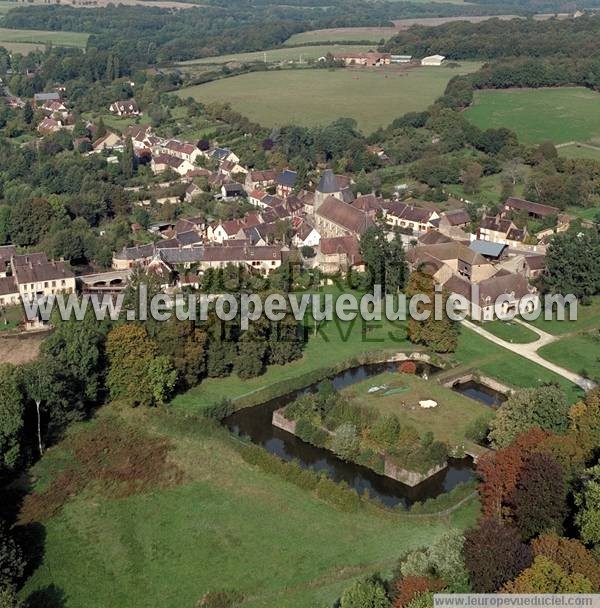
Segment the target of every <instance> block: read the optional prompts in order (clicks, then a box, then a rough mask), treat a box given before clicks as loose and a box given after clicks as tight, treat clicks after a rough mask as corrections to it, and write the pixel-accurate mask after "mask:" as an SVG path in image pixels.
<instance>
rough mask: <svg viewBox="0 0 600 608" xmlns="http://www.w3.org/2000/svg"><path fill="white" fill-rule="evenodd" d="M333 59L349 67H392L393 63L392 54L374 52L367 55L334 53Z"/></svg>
mask: <svg viewBox="0 0 600 608" xmlns="http://www.w3.org/2000/svg"><path fill="white" fill-rule="evenodd" d="M333 58H334V59H335V61H341V62H343V63H344V64H345V65H347V66H354V65H361V66H365V67H369V68H372V67H378V66H382V65H390V63H391V61H392V56H391V54H390V53H376V52H373V51H369V52H367V53H334V54H333Z"/></svg>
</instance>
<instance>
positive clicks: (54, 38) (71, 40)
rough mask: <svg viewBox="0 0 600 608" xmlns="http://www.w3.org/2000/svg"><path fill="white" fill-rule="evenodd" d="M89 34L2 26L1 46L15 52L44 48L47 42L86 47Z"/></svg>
mask: <svg viewBox="0 0 600 608" xmlns="http://www.w3.org/2000/svg"><path fill="white" fill-rule="evenodd" d="M88 37H89V34H83V33H80V32H56V31H46V30H13V29H7V28H0V46H3V47H5V48H7V49H8V50H9V51H12V52H15V53H23V54H25V53H28V52H30V51H32V50H35V49H43V48H44V46H45V45H46V44H53V45H54V46H76V47H80V48H85V45H86V43H87V39H88Z"/></svg>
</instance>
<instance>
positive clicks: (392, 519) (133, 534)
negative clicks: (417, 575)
mask: <svg viewBox="0 0 600 608" xmlns="http://www.w3.org/2000/svg"><path fill="white" fill-rule="evenodd" d="M111 409H113V408H112V407H110V406H108V407H106V408H103V410H102V411H101V412H100V414H99V416H100V418H105V419H106V418H108V414H109V412H110V410H111ZM123 417H125V419H123ZM114 418H115V419H114V421H113V422H112V424H113V425H118V426H119V427H122V426H123V425H124V424H125V423H129V424H130V425H134V426H135V427H136V428H138V429H141V430H142V431H144V432H147V433H151V434H152V435H153V436H157V435H158V436H159V437H166V438H167V439H168V440H169V441H170V442H171V445H172V449H171V452H170V454H169V461H170V462H171V463H172V465H174V466H177V467H178V468H179V470H180V471H181V472H182V475H183V477H182V478H181V481H180V482H179V483H178V484H176V485H174V486H173V485H172V486H170V487H168V488H161V487H156V488H154V489H151V490H150V491H146V492H145V493H134V494H133V495H129V496H127V497H125V498H119V499H116V498H114V497H113V494H114V493H115V490H116V489H117V488H118V484H117V482H116V481H115V480H111V479H106V480H105V482H104V483H102V484H97V485H94V484H92V485H90V486H89V487H88V488H87V489H86V490H84V491H82V492H79V493H78V494H77V495H76V496H71V497H69V498H68V500H67V503H66V505H65V506H64V507H63V508H62V510H61V511H60V512H58V514H56V515H54V516H53V517H52V518H51V519H49V520H46V521H44V523H43V528H42V526H38V527H39V528H42V529H43V535H44V539H43V541H42V546H43V551H42V554H43V555H42V557H41V560H40V563H39V566H38V567H37V569H36V571H35V572H34V573H33V575H32V577H31V578H30V579H29V580H28V581H27V583H26V584H25V588H24V589H23V591H22V597H24V598H26V597H28V596H31V594H36V592H37V598H36V599H37V603H35V602H32V603H30V604H28V605H30V606H39V607H40V608H41V607H42V606H43V607H44V608H48V607H49V606H58V605H60V606H62V607H64V608H80V607H82V606H86V608H106V607H107V606H114V607H117V606H119V607H125V606H127V608H159V607H160V608H182V607H188V606H189V607H190V608H191V607H192V606H196V605H197V602H198V600H199V599H200V598H201V597H202V595H203V594H204V593H205V592H207V591H217V590H223V589H234V590H237V591H239V592H241V593H242V594H243V595H244V598H245V601H244V606H248V607H249V608H259V607H260V608H280V607H282V606H285V607H286V608H306V607H307V606H331V605H333V602H334V601H335V599H336V598H337V597H339V594H340V592H341V591H342V590H343V589H344V588H345V587H347V586H348V584H349V583H350V582H351V581H352V580H353V579H354V578H356V577H358V576H364V575H366V574H371V573H372V572H373V571H375V570H378V571H382V572H385V573H389V572H390V571H391V570H392V569H393V567H394V566H395V564H396V562H397V560H398V558H399V557H400V556H401V555H402V554H403V553H404V552H405V551H407V550H409V549H411V548H416V547H420V546H427V545H429V544H431V543H432V542H433V541H434V540H435V539H436V538H438V537H439V536H440V535H441V534H442V533H444V532H445V531H446V530H448V528H450V527H457V528H461V529H462V528H464V527H466V526H469V525H472V524H473V523H474V521H475V518H476V516H477V508H478V506H477V505H478V503H477V501H476V500H471V501H469V502H467V503H466V504H465V505H463V506H462V507H460V508H459V509H458V510H457V511H456V512H454V513H453V514H452V515H450V516H426V517H419V516H411V515H406V514H403V513H392V512H390V511H382V510H380V509H378V508H376V507H373V506H371V505H363V506H360V507H359V508H358V510H356V511H353V512H343V511H340V510H338V509H336V508H334V507H333V506H330V505H329V504H328V503H326V502H323V501H322V500H320V499H319V498H317V496H316V495H315V494H314V492H312V491H310V490H304V489H300V488H298V487H297V486H295V485H293V484H292V483H289V482H287V481H284V480H283V479H282V478H281V477H279V476H278V475H276V474H272V473H267V472H265V471H264V470H263V469H261V468H259V467H257V466H253V465H249V464H248V463H247V462H246V461H244V460H243V459H242V457H241V456H240V453H239V450H238V449H236V442H237V441H238V440H236V439H235V438H233V437H232V436H230V435H229V434H228V433H225V432H223V433H221V432H216V431H215V429H214V428H212V427H210V428H208V429H207V428H204V429H203V428H202V427H201V423H200V422H199V421H197V420H194V419H190V420H183V419H181V418H179V417H178V416H173V415H169V414H164V413H160V412H157V411H155V412H152V411H143V410H139V411H132V410H129V411H128V412H121V413H119V414H117V415H115V416H114ZM92 424H96V422H94V423H92ZM89 426H90V424H89V423H88V424H86V425H80V426H79V428H80V429H85V428H89ZM73 432H80V431H77V430H75V431H72V433H73ZM108 439H110V435H109V436H108ZM131 450H132V452H133V451H135V450H136V447H135V444H134V445H132V447H131ZM76 464H77V460H76V458H74V456H73V454H72V453H71V452H70V451H69V450H68V449H67V448H65V447H63V446H62V445H59V446H57V447H56V448H53V449H52V450H50V451H48V453H47V454H46V455H45V457H44V458H43V459H42V460H41V461H40V462H39V463H38V464H37V465H36V466H35V467H34V470H33V471H32V474H33V475H35V476H36V477H37V478H38V480H39V481H38V482H37V485H36V488H38V489H42V488H47V487H49V486H50V484H51V483H52V480H53V479H55V478H56V477H57V476H59V475H60V473H61V471H64V469H65V466H70V465H76ZM116 493H118V492H116ZM357 535H358V536H357ZM358 537H360V542H357V538H358ZM50 586H53V587H52V588H51V587H50ZM50 597H61V598H63V600H64V603H62V602H61V603H60V604H58V603H52V602H51V601H48V600H49V598H50Z"/></svg>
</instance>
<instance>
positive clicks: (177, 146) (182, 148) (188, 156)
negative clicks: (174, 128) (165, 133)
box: [154, 139, 202, 165]
mask: <svg viewBox="0 0 600 608" xmlns="http://www.w3.org/2000/svg"><path fill="white" fill-rule="evenodd" d="M154 150H155V153H156V154H157V155H163V154H164V155H167V156H174V157H175V158H179V159H181V160H187V161H188V162H189V163H190V164H191V165H194V163H195V162H196V159H197V158H198V157H199V156H201V155H202V152H201V151H200V149H199V148H198V147H197V146H195V145H194V144H190V143H186V142H183V141H179V140H178V139H168V140H167V141H164V142H160V143H159V144H158V145H156V146H155V148H154Z"/></svg>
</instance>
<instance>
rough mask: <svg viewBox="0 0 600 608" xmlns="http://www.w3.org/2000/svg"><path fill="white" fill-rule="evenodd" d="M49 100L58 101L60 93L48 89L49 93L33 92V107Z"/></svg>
mask: <svg viewBox="0 0 600 608" xmlns="http://www.w3.org/2000/svg"><path fill="white" fill-rule="evenodd" d="M50 101H60V94H59V93H58V92H57V91H50V92H49V93H34V95H33V105H34V106H35V107H39V106H42V105H43V104H45V103H47V102H50Z"/></svg>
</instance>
